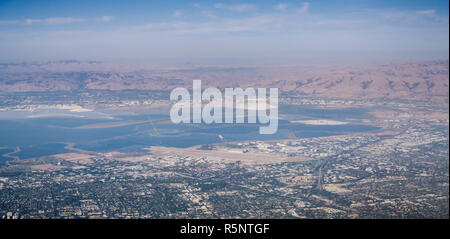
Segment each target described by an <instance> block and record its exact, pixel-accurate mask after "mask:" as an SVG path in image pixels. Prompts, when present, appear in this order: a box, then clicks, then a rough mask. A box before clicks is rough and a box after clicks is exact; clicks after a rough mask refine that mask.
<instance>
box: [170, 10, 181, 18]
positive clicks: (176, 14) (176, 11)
mask: <svg viewBox="0 0 450 239" xmlns="http://www.w3.org/2000/svg"><path fill="white" fill-rule="evenodd" d="M182 15H183V12H182V11H180V10H175V11H173V13H172V16H173V17H181V16H182Z"/></svg>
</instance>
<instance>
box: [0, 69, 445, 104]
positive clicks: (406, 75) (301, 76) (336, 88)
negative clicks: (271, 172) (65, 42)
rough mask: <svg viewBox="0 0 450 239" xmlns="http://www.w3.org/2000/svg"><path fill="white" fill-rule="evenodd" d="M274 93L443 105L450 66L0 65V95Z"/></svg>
mask: <svg viewBox="0 0 450 239" xmlns="http://www.w3.org/2000/svg"><path fill="white" fill-rule="evenodd" d="M193 79H201V80H202V81H203V82H202V83H203V88H206V87H221V88H225V87H242V88H245V87H266V88H268V87H277V88H279V89H280V90H281V91H284V92H290V93H294V94H300V95H305V96H311V97H322V98H346V99H350V98H358V99H360V98H370V99H374V98H389V99H418V100H425V99H438V100H440V99H443V100H448V96H449V87H448V85H449V61H448V60H439V61H426V62H394V63H386V64H380V63H378V64H376V63H373V64H361V63H357V64H342V65H340V64H326V65H313V64H302V65H300V64H298V65H280V66H253V65H252V66H221V65H213V66H212V65H210V66H206V65H193V64H181V65H158V64H146V63H139V64H127V63H102V62H95V61H74V60H67V61H54V62H43V63H14V64H0V92H28V91H73V90H85V89H98V90H125V89H139V90H171V89H174V88H176V87H180V86H181V87H186V88H190V87H192V80H193Z"/></svg>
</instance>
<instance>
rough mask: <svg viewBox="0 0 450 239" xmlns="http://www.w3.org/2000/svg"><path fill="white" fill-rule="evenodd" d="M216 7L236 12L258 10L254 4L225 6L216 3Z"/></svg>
mask: <svg viewBox="0 0 450 239" xmlns="http://www.w3.org/2000/svg"><path fill="white" fill-rule="evenodd" d="M214 7H215V8H217V9H225V10H229V11H234V12H245V11H253V10H255V9H256V7H255V5H253V4H236V5H231V4H224V3H216V4H214Z"/></svg>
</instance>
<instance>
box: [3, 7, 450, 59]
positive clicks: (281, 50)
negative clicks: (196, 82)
mask: <svg viewBox="0 0 450 239" xmlns="http://www.w3.org/2000/svg"><path fill="white" fill-rule="evenodd" d="M448 24H449V23H448V1H395V2H391V1H369V0H368V1H340V2H339V3H338V2H334V1H325V0H323V1H322V0H321V1H309V2H308V1H214V2H210V1H189V2H183V1H169V2H167V3H164V4H162V3H158V2H153V1H151V2H145V1H131V2H129V1H127V2H119V1H95V2H88V1H77V2H76V3H67V2H63V1H46V2H39V3H37V2H35V1H20V2H17V1H2V2H1V3H0V51H1V52H2V54H1V56H0V62H21V61H49V60H63V59H75V60H98V61H115V62H121V61H122V62H123V61H138V62H139V61H161V62H194V63H205V62H208V63H209V62H216V63H227V62H234V63H256V64H257V63H289V62H336V61H347V62H352V61H356V62H357V61H397V60H407V61H409V60H434V59H444V60H445V59H448V55H449V47H448V45H449V37H448V34H449V27H448V26H449V25H448Z"/></svg>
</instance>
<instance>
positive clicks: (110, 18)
mask: <svg viewBox="0 0 450 239" xmlns="http://www.w3.org/2000/svg"><path fill="white" fill-rule="evenodd" d="M112 19H113V18H112V17H111V16H102V17H100V18H99V20H100V21H102V22H110V21H112Z"/></svg>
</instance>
